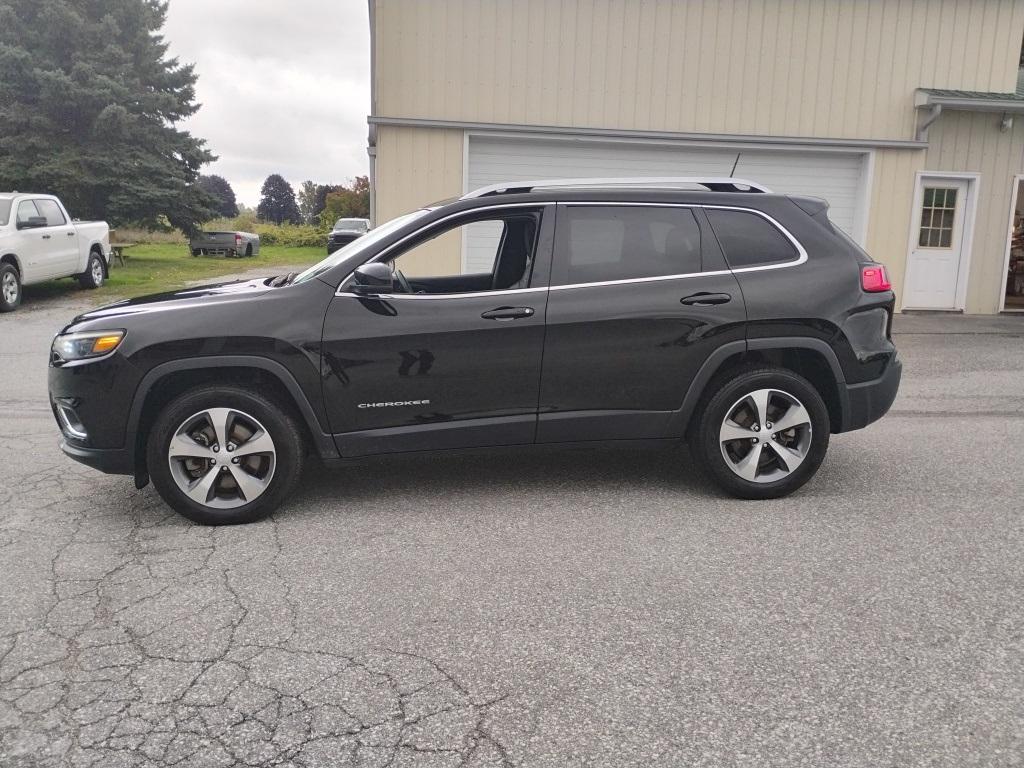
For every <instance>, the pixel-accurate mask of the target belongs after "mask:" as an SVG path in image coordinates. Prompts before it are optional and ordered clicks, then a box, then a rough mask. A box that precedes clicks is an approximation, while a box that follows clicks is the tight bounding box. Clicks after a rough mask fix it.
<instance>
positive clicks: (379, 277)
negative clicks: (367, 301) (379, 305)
mask: <svg viewBox="0 0 1024 768" xmlns="http://www.w3.org/2000/svg"><path fill="white" fill-rule="evenodd" d="M352 277H353V280H352V283H351V284H350V285H349V289H350V290H351V291H352V293H359V294H363V295H366V294H373V293H391V289H392V288H393V287H394V284H395V283H394V275H393V274H392V272H391V267H390V265H388V264H383V263H381V262H379V261H375V262H372V263H370V264H363V266H361V267H358V268H357V269H356V271H355V272H353V273H352Z"/></svg>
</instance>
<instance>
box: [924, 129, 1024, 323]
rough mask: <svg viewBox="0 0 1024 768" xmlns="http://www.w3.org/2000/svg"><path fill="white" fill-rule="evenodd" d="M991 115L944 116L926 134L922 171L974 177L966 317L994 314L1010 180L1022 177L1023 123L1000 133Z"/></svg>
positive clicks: (1006, 228) (1008, 205)
mask: <svg viewBox="0 0 1024 768" xmlns="http://www.w3.org/2000/svg"><path fill="white" fill-rule="evenodd" d="M1001 118H1002V116H1001V115H999V114H996V113H992V112H988V113H971V112H948V113H945V114H943V115H942V117H941V118H939V121H938V122H937V123H935V125H934V126H933V127H932V128H931V130H930V131H929V134H930V135H929V137H928V139H929V147H928V152H927V156H926V158H925V163H924V166H923V170H925V171H938V172H941V171H957V172H963V173H980V174H981V181H980V188H979V190H978V213H977V220H976V221H975V225H974V239H973V243H972V248H971V269H970V274H969V275H968V282H967V307H966V310H967V312H972V313H985V314H987V313H992V312H997V311H998V310H999V303H1000V295H999V293H1000V289H1001V287H1002V281H1003V271H1004V270H1005V268H1006V265H1005V256H1006V239H1007V233H1008V231H1009V226H1010V218H1009V216H1010V200H1011V196H1012V194H1013V177H1014V175H1015V174H1018V173H1024V120H1022V119H1021V117H1020V116H1019V115H1018V116H1017V118H1016V119H1015V120H1014V125H1013V128H1012V129H1010V130H1009V131H1007V132H1006V133H1002V132H1000V130H999V123H1000V120H1001Z"/></svg>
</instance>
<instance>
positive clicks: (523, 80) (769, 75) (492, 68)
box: [375, 0, 1024, 139]
mask: <svg viewBox="0 0 1024 768" xmlns="http://www.w3.org/2000/svg"><path fill="white" fill-rule="evenodd" d="M376 2H377V7H376V34H377V41H376V43H377V48H376V50H377V61H376V62H375V64H376V68H375V72H376V79H377V82H376V89H377V104H378V112H379V114H380V115H382V116H387V117H420V118H433V119H447V120H464V121H472V122H494V123H523V124H533V125H576V126H589V127H609V128H637V129H647V130H664V131H697V132H713V133H747V134H765V133H772V134H784V135H793V136H829V137H849V138H873V139H883V138H901V139H905V138H911V137H912V136H913V133H914V125H915V114H914V110H913V108H912V103H913V102H912V99H913V93H914V89H915V88H918V87H922V86H923V87H936V88H959V89H966V90H984V91H1012V90H1013V88H1014V86H1015V83H1016V71H1017V54H1018V52H1019V49H1020V39H1021V33H1022V30H1024V0H719V1H717V2H712V0H706V1H705V2H684V1H683V0H431V2H422V0H376Z"/></svg>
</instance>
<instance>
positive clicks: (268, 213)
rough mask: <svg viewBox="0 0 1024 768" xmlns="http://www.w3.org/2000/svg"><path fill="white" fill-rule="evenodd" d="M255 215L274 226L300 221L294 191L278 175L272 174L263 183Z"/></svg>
mask: <svg viewBox="0 0 1024 768" xmlns="http://www.w3.org/2000/svg"><path fill="white" fill-rule="evenodd" d="M256 215H257V216H259V217H260V219H262V220H263V221H272V222H273V223H274V224H283V223H284V222H288V223H290V224H298V223H299V221H300V220H301V219H302V217H301V216H300V215H299V206H298V205H297V204H296V203H295V190H294V189H292V185H291V184H289V183H288V182H287V181H285V180H284V177H283V176H281V175H280V174H277V173H272V174H271V175H270V176H267V180H266V181H264V182H263V188H262V189H261V190H260V204H259V205H258V206H257V207H256Z"/></svg>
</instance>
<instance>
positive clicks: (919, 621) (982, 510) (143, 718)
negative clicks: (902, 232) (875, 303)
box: [0, 293, 1024, 768]
mask: <svg viewBox="0 0 1024 768" xmlns="http://www.w3.org/2000/svg"><path fill="white" fill-rule="evenodd" d="M70 296H71V297H70V298H62V299H58V300H52V301H38V302H34V303H30V304H28V305H26V306H25V307H24V308H23V309H22V310H20V311H19V312H17V313H15V314H13V315H6V316H3V317H0V393H2V405H3V409H2V412H3V418H2V419H0V471H2V485H0V510H2V512H0V765H3V766H4V767H5V768H24V767H27V766H33V767H35V766H98V767H99V766H102V768H109V767H111V766H114V767H116V766H168V765H179V766H282V767H293V768H300V767H301V768H312V767H313V766H331V767H332V768H333V767H335V766H386V765H390V766H679V765H688V766H731V765H737V766H768V765H815V766H826V765H827V766H879V765H887V766H918V765H919V766H925V765H927V766H965V765H971V766H1011V765H1017V766H1019V765H1021V764H1022V763H1024V600H1022V586H1024V565H1022V562H1024V561H1022V554H1024V522H1022V511H1021V510H1022V508H1024V505H1022V495H1024V479H1022V478H1024V453H1022V451H1021V442H1020V435H1021V433H1022V428H1024V318H1021V319H1017V318H921V317H907V318H899V320H898V326H897V328H898V331H899V335H898V337H897V343H898V345H899V347H900V350H901V354H902V356H903V359H904V362H905V365H906V374H905V380H904V385H903V388H902V391H901V394H900V397H899V399H898V401H897V403H896V406H895V408H894V410H893V412H892V413H890V415H889V416H888V417H887V418H886V419H884V420H883V421H881V422H880V423H878V424H876V425H874V426H872V427H870V428H868V429H867V430H864V431H861V432H856V433H852V434H848V435H840V436H837V437H835V438H834V439H833V442H832V446H831V448H830V452H829V455H828V458H827V460H826V462H825V464H824V466H823V467H822V469H821V472H820V473H819V475H818V477H817V478H816V479H815V480H814V481H812V483H811V484H810V485H809V486H807V487H806V488H805V489H804V490H802V491H801V492H799V493H798V494H796V495H795V496H793V497H791V498H788V499H782V500H778V501H772V502H741V501H736V500H732V499H728V498H724V497H722V496H721V495H719V494H718V493H717V492H716V491H715V490H714V489H713V488H712V487H711V486H710V485H709V484H708V483H706V482H705V481H704V480H702V479H701V478H700V477H699V476H697V475H696V474H695V473H694V471H693V470H692V469H690V468H689V467H688V464H687V456H686V453H685V452H684V451H681V450H671V451H665V452H633V451H596V452H595V451H573V452H565V453H557V452H543V453H534V454H524V453H502V454H497V455H479V456H463V457H457V458H456V457H447V458H438V457H433V458H399V459H394V460H390V461H379V462H368V463H366V464H363V465H361V466H358V467H354V468H350V469H343V470H338V471H334V472H332V473H330V474H328V473H326V472H321V473H320V474H317V473H315V472H310V473H307V475H306V477H305V479H304V482H303V483H302V485H301V487H300V489H299V491H298V492H297V493H296V495H295V496H294V498H292V499H291V500H290V501H289V502H288V503H287V504H286V505H285V506H284V508H283V509H282V510H281V511H280V512H279V513H278V514H277V515H276V516H275V517H274V518H272V519H269V520H267V521H264V522H261V523H257V524H254V525H248V526H240V527H232V528H204V527H198V526H194V525H191V524H189V523H188V522H187V521H185V520H184V519H182V518H180V517H178V516H176V515H175V514H173V513H172V512H170V511H169V510H168V509H167V508H166V507H165V506H164V505H163V504H162V503H161V501H160V500H159V498H158V497H157V496H156V494H155V493H154V491H153V490H152V488H147V489H145V490H143V491H136V490H135V489H134V487H133V485H132V481H131V479H129V478H124V477H111V476H105V475H101V474H98V473H95V472H93V471H91V470H89V469H87V468H85V467H82V466H79V465H77V464H75V463H74V462H72V461H71V460H69V459H66V458H65V457H63V456H62V455H61V454H60V453H59V451H58V450H57V429H56V426H55V425H54V423H53V420H52V417H51V415H50V412H49V409H48V407H47V403H46V353H47V348H48V344H49V341H50V337H51V336H52V334H53V333H54V332H55V331H56V330H57V329H58V328H59V327H60V326H61V325H62V324H63V322H65V321H66V320H67V319H69V318H70V317H71V315H72V314H73V313H74V312H75V311H76V310H77V309H81V308H82V307H83V306H84V305H76V303H75V302H76V301H81V294H74V293H72V294H71V295H70Z"/></svg>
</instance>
